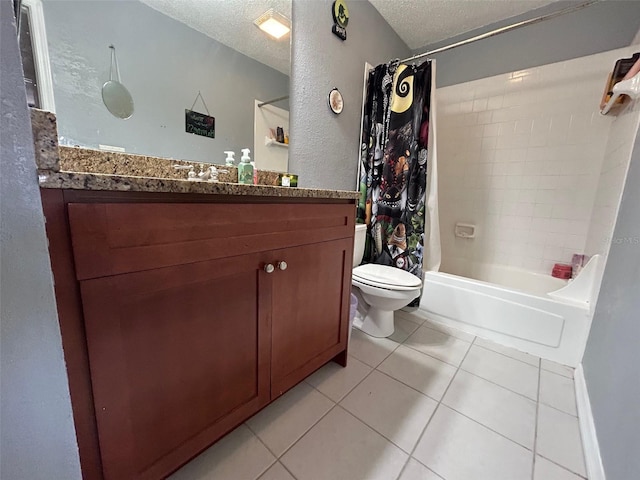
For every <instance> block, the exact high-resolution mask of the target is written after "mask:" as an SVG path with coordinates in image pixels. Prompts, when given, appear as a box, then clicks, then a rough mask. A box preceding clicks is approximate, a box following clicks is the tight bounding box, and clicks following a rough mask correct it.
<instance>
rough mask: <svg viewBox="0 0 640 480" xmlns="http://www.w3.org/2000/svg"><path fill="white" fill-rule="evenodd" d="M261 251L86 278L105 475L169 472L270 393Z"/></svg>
mask: <svg viewBox="0 0 640 480" xmlns="http://www.w3.org/2000/svg"><path fill="white" fill-rule="evenodd" d="M261 255H263V254H251V255H242V256H236V257H230V258H226V259H219V260H212V261H206V262H196V263H191V264H186V265H180V266H173V267H166V268H159V269H154V270H147V271H143V272H135V273H128V274H124V275H116V276H110V277H103V278H98V279H93V280H87V281H83V282H81V292H82V301H83V309H84V315H85V327H86V335H87V345H88V351H89V360H90V368H91V378H92V386H93V387H92V388H93V395H94V403H95V411H96V417H97V424H98V434H99V439H100V450H101V455H102V462H103V470H104V477H105V479H106V480H128V479H158V478H164V476H166V475H167V474H169V473H170V472H171V471H173V470H175V469H176V468H177V467H179V466H180V465H181V464H183V463H185V462H186V461H187V460H189V459H190V458H191V457H193V456H195V455H196V454H198V453H199V452H200V451H202V450H203V449H204V448H206V447H208V446H209V445H210V444H211V443H213V442H214V441H215V440H217V439H218V438H220V437H221V436H223V435H224V434H226V433H227V432H228V431H229V430H231V429H232V428H234V427H235V426H236V425H238V424H239V423H241V422H242V421H243V420H245V419H246V418H247V417H249V416H250V415H251V414H253V413H255V412H256V411H258V410H259V409H260V408H262V407H263V406H264V405H266V404H267V403H268V402H269V400H270V392H269V382H270V375H269V369H270V362H269V358H270V351H269V350H270V343H271V342H270V331H271V330H270V328H271V326H270V311H271V308H270V297H269V292H270V288H269V282H268V281H265V280H267V277H266V275H267V274H266V273H265V272H264V271H263V270H262V265H263V262H262V260H263V259H262V256H261ZM265 283H266V286H265V288H262V285H263V284H265Z"/></svg>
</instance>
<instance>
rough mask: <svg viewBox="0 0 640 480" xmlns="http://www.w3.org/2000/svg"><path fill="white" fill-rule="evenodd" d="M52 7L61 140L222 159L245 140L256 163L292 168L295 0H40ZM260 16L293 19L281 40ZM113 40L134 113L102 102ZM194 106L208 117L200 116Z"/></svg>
mask: <svg viewBox="0 0 640 480" xmlns="http://www.w3.org/2000/svg"><path fill="white" fill-rule="evenodd" d="M42 7H43V9H42V10H43V13H44V24H45V28H46V40H47V44H48V50H49V59H50V67H51V73H52V78H53V97H54V99H55V111H56V115H57V119H58V135H59V137H60V144H61V145H70V146H76V145H77V146H82V147H89V148H102V149H105V150H116V151H126V152H128V153H137V154H143V155H151V156H158V157H169V158H176V159H183V160H189V161H199V162H212V163H218V164H224V162H225V158H226V155H225V154H224V153H223V152H225V151H230V150H231V151H235V152H236V163H237V161H238V159H239V158H240V150H241V149H242V148H250V149H251V152H252V155H251V156H252V159H254V160H255V162H256V167H257V168H258V169H265V170H276V171H286V170H287V165H288V148H287V147H288V145H287V144H285V142H284V141H280V142H278V141H277V140H278V139H276V137H277V133H278V132H279V130H278V127H280V129H282V130H283V131H284V132H285V133H286V137H287V138H288V131H289V112H288V110H289V103H288V95H289V66H290V56H289V55H290V37H291V34H290V32H287V31H286V30H287V29H288V27H289V26H290V23H289V26H287V25H286V23H287V22H290V18H291V1H290V0H257V1H252V2H245V1H242V0H233V1H231V0H225V1H201V0H179V1H177V0H142V1H138V0H119V1H118V0H110V1H108V0H97V1H85V2H79V1H72V0H68V1H67V0H42ZM261 17H262V23H264V21H265V20H267V21H269V22H270V21H271V20H272V19H273V18H272V17H276V18H277V19H279V20H281V22H284V23H285V27H281V26H280V27H278V28H280V32H279V33H277V34H280V38H279V39H276V38H274V37H273V36H271V35H270V34H268V33H266V32H264V31H263V30H262V29H261V28H263V27H261V28H258V26H257V25H256V24H255V23H254V22H255V21H256V20H258V19H260V18H261ZM32 28H33V27H32ZM277 34H276V35H277ZM110 45H115V46H116V48H117V63H118V70H119V77H120V78H119V79H117V80H118V82H119V83H121V84H122V85H125V86H126V90H128V92H129V93H130V96H131V97H132V102H133V104H135V112H133V114H132V115H131V116H130V118H127V119H126V120H123V119H122V118H125V117H127V115H126V112H124V113H122V112H121V113H120V114H118V115H115V116H114V115H112V114H111V113H110V112H109V109H107V108H106V106H105V103H103V97H102V93H103V92H102V86H103V85H104V84H105V83H106V82H108V81H109V80H110V68H111V63H110V58H111V50H110V48H109V46H110ZM116 93H117V92H116ZM263 104H264V105H263ZM189 112H193V113H192V114H191V116H189ZM118 117H120V118H118ZM195 117H197V118H198V119H199V121H200V123H202V126H203V128H195V127H193V125H192V126H191V127H190V125H189V123H190V122H189V118H191V119H193V118H195ZM279 139H280V140H282V138H279Z"/></svg>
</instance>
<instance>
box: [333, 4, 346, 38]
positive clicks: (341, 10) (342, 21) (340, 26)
mask: <svg viewBox="0 0 640 480" xmlns="http://www.w3.org/2000/svg"><path fill="white" fill-rule="evenodd" d="M331 13H332V14H333V21H334V22H336V23H335V25H334V26H333V28H332V29H331V31H332V32H333V33H334V34H335V35H337V36H338V37H340V38H341V39H342V40H346V39H347V25H348V24H349V9H348V8H347V4H346V3H345V1H344V0H335V2H333V6H332V8H331Z"/></svg>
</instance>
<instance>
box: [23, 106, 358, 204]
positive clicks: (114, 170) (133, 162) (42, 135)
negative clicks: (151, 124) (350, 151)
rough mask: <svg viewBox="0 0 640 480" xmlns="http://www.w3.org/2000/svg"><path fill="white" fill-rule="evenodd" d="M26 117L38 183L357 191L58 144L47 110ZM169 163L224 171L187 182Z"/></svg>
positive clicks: (289, 193)
mask: <svg viewBox="0 0 640 480" xmlns="http://www.w3.org/2000/svg"><path fill="white" fill-rule="evenodd" d="M31 119H32V127H33V138H34V146H35V153H36V163H37V166H38V179H39V182H40V187H41V188H60V189H70V190H107V191H131V192H163V193H200V194H211V195H241V196H264V197H291V198H331V199H357V198H359V196H360V195H359V193H358V192H355V191H346V190H324V189H315V188H297V187H296V188H290V187H280V186H277V182H278V177H279V174H278V173H277V172H270V171H261V170H258V183H259V184H258V185H243V184H239V183H236V182H237V179H238V170H237V168H236V167H226V166H224V165H215V164H213V163H200V162H187V161H184V160H176V159H171V158H160V157H151V156H146V155H134V154H130V153H119V152H109V151H103V150H94V149H89V148H82V147H66V146H61V145H58V131H57V125H56V118H55V115H54V114H53V113H50V112H45V111H42V110H37V109H32V110H31ZM174 165H193V166H194V167H195V170H196V172H197V171H198V170H199V169H203V170H206V169H208V167H209V166H211V165H215V166H216V168H220V169H223V170H228V172H226V173H223V172H220V174H219V179H220V182H217V183H216V182H207V181H190V180H187V171H185V170H176V169H175V168H174Z"/></svg>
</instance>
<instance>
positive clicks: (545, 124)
mask: <svg viewBox="0 0 640 480" xmlns="http://www.w3.org/2000/svg"><path fill="white" fill-rule="evenodd" d="M632 51H633V49H632V48H624V49H619V50H614V51H610V52H605V53H600V54H596V55H590V56H588V57H582V58H577V59H573V60H569V61H565V62H559V63H554V64H550V65H544V66H541V67H536V68H531V69H527V70H522V71H517V72H512V73H508V74H503V75H497V76H494V77H489V78H484V79H481V80H475V81H472V82H466V83H463V84H458V85H453V86H449V87H445V88H441V89H438V90H437V94H436V95H437V102H438V118H439V125H438V160H439V162H438V169H439V172H438V174H439V194H440V202H439V209H440V228H441V236H442V257H443V259H442V270H443V271H451V272H455V273H458V274H462V275H465V274H466V272H467V267H468V266H469V265H470V263H471V262H478V263H497V264H502V265H508V266H511V267H516V268H522V269H526V270H529V271H534V272H538V273H549V272H550V271H551V269H552V267H553V264H554V263H556V262H570V261H571V256H572V254H573V253H583V252H585V248H586V244H587V237H588V234H589V227H590V224H591V223H592V216H593V207H594V201H595V200H596V197H597V195H598V191H599V185H601V170H602V166H603V160H604V157H605V152H606V149H607V144H608V142H609V133H610V128H611V125H612V122H613V120H614V117H613V116H602V115H600V113H599V103H600V98H601V96H602V91H603V88H604V84H605V82H606V79H607V75H608V73H609V72H610V71H611V70H612V68H613V65H614V63H615V61H616V60H617V59H618V58H621V57H625V56H629V53H630V52H632ZM618 134H619V135H621V136H622V137H625V138H626V136H625V135H626V134H624V133H623V132H620V133H618V132H617V130H616V135H618ZM609 143H610V142H609ZM612 148H613V147H612ZM627 163H628V162H627ZM621 185H622V184H620V187H619V188H618V192H617V194H618V196H617V200H619V193H620V192H619V191H620V190H621ZM609 197H610V195H608V196H607V200H606V201H607V202H608V201H609ZM617 200H616V201H617ZM616 205H617V203H616ZM616 209H617V208H616ZM614 218H615V217H614ZM456 222H461V223H471V224H475V225H476V238H475V239H464V238H457V237H455V236H454V226H455V223H456ZM610 235H611V233H610V231H609V236H610Z"/></svg>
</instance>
